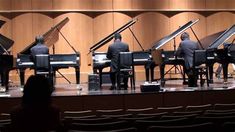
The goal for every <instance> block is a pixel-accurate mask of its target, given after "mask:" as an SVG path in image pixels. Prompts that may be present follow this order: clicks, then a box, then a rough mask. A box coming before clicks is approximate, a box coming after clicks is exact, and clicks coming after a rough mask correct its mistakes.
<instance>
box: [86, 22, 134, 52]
mask: <svg viewBox="0 0 235 132" xmlns="http://www.w3.org/2000/svg"><path fill="white" fill-rule="evenodd" d="M137 20H138V19H137V18H134V19H132V20H130V21H129V22H128V23H126V24H125V25H123V26H122V27H120V28H118V29H117V30H115V31H114V32H112V33H111V34H109V35H108V36H107V37H105V38H104V39H102V40H100V41H99V42H98V43H96V44H94V45H93V46H92V47H91V48H90V50H89V53H91V52H94V51H95V50H97V49H99V48H100V47H102V46H103V45H104V44H106V43H108V42H109V41H111V40H112V39H113V37H114V34H115V33H121V32H122V31H124V30H125V29H127V28H129V27H130V26H131V25H133V24H135V23H136V21H137ZM89 53H88V54H89Z"/></svg>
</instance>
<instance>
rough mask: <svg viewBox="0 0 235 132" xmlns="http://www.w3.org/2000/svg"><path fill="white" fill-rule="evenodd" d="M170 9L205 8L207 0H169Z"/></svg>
mask: <svg viewBox="0 0 235 132" xmlns="http://www.w3.org/2000/svg"><path fill="white" fill-rule="evenodd" d="M169 1H170V2H169V7H170V9H204V8H205V0H169Z"/></svg>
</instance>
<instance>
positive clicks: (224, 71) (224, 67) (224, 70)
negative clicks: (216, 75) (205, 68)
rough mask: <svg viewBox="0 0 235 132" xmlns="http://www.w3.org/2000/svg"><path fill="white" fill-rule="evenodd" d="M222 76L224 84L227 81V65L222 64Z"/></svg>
mask: <svg viewBox="0 0 235 132" xmlns="http://www.w3.org/2000/svg"><path fill="white" fill-rule="evenodd" d="M222 67H223V74H224V82H225V83H226V82H227V81H228V63H223V64H222Z"/></svg>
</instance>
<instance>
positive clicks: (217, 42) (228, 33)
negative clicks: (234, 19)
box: [208, 25, 235, 49]
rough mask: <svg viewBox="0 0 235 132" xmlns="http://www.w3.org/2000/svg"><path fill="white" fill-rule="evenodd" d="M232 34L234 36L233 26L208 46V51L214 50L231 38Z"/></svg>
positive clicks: (234, 27)
mask: <svg viewBox="0 0 235 132" xmlns="http://www.w3.org/2000/svg"><path fill="white" fill-rule="evenodd" d="M234 34H235V25H233V26H232V27H230V28H228V29H227V30H226V31H224V32H223V33H222V34H221V35H220V36H219V37H218V38H217V39H216V40H215V41H214V42H213V43H211V44H210V45H209V47H208V49H216V48H217V47H219V46H220V45H221V44H223V43H224V42H225V41H226V40H228V39H229V38H230V37H232V36H233V35H234Z"/></svg>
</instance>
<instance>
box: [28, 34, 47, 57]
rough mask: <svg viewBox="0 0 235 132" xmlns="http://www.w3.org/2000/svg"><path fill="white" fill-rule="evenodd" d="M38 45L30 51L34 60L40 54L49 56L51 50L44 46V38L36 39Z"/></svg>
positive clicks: (38, 37)
mask: <svg viewBox="0 0 235 132" xmlns="http://www.w3.org/2000/svg"><path fill="white" fill-rule="evenodd" d="M35 40H36V45H35V46H34V47H32V48H31V49H30V52H31V56H32V59H33V60H34V57H35V56H36V55H39V54H49V48H48V47H47V46H46V45H45V44H44V39H43V36H41V35H39V36H37V37H36V39H35Z"/></svg>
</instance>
